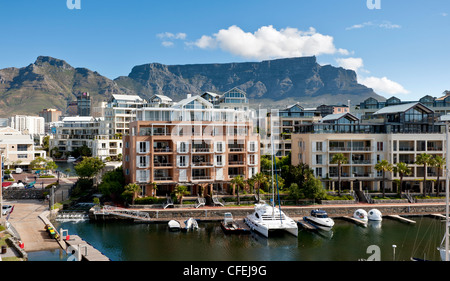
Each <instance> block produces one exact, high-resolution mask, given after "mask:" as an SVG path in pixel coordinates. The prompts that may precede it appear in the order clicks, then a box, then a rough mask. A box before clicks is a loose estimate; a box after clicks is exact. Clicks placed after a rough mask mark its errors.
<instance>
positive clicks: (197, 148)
mask: <svg viewBox="0 0 450 281" xmlns="http://www.w3.org/2000/svg"><path fill="white" fill-rule="evenodd" d="M192 152H193V153H195V152H212V151H211V147H192Z"/></svg>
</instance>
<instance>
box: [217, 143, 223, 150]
mask: <svg viewBox="0 0 450 281" xmlns="http://www.w3.org/2000/svg"><path fill="white" fill-rule="evenodd" d="M216 152H224V150H223V142H216Z"/></svg>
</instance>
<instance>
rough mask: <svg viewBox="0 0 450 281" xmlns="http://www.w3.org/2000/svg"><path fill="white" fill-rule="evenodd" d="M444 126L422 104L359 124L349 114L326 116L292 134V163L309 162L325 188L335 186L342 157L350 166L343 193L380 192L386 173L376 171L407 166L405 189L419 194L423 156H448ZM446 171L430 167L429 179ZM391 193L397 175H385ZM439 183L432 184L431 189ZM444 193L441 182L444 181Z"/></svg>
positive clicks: (383, 113)
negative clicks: (335, 161)
mask: <svg viewBox="0 0 450 281" xmlns="http://www.w3.org/2000/svg"><path fill="white" fill-rule="evenodd" d="M444 132H445V130H444V126H443V124H442V123H439V122H438V121H437V120H436V115H435V113H434V112H433V111H432V110H431V109H429V108H428V107H426V106H424V105H423V104H421V103H410V104H402V105H398V106H390V107H385V108H383V109H382V110H379V111H377V112H375V113H374V114H373V115H372V117H371V118H370V119H366V120H360V119H359V118H357V117H356V116H354V115H352V114H350V113H344V114H334V115H328V116H326V117H324V118H323V119H322V120H321V121H320V122H319V123H315V124H312V125H304V126H297V127H296V132H295V134H293V135H292V143H293V148H292V155H291V157H292V158H291V160H292V164H293V165H298V164H299V163H305V164H308V165H309V166H310V167H311V168H312V169H313V171H314V174H315V176H317V177H319V178H321V180H322V181H323V183H324V185H326V186H327V187H329V188H331V189H333V188H336V187H337V180H338V165H337V164H332V163H331V159H332V158H333V156H334V155H335V154H337V153H342V154H343V155H344V156H345V157H346V158H347V159H348V162H347V163H345V164H343V165H342V170H341V179H342V183H343V185H342V186H343V189H348V190H352V189H359V190H380V188H381V186H382V184H383V173H382V172H379V171H377V170H376V169H375V165H376V164H377V163H378V162H379V161H381V160H387V161H388V162H389V163H391V164H393V165H394V166H395V164H397V163H399V162H404V163H406V164H408V166H410V167H411V169H412V173H411V174H410V175H407V176H404V178H403V180H404V182H405V185H404V186H405V189H406V190H412V191H417V192H419V191H420V192H421V191H422V190H423V189H422V188H423V180H422V179H423V176H424V173H425V171H424V167H423V165H417V164H415V161H416V158H417V156H418V155H419V154H421V153H427V154H431V155H433V156H438V155H439V156H441V157H446V153H445V151H446V146H445V134H444ZM438 173H440V176H441V180H443V179H444V176H443V174H444V173H445V171H442V170H438V169H436V168H434V167H428V168H427V176H428V179H430V180H434V181H436V179H437V175H438ZM386 178H387V183H386V188H387V190H395V188H394V186H393V181H394V180H399V179H400V177H399V175H398V174H396V173H394V172H392V173H390V172H388V173H387V174H386ZM437 185H438V184H437V183H434V182H432V188H433V190H436V189H435V188H436V187H437ZM440 186H441V189H442V186H443V183H442V182H441V183H440Z"/></svg>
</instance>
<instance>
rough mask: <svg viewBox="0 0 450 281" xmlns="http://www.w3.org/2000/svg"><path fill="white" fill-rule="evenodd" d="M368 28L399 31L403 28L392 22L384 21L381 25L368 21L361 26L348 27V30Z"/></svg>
mask: <svg viewBox="0 0 450 281" xmlns="http://www.w3.org/2000/svg"><path fill="white" fill-rule="evenodd" d="M367 26H372V27H378V28H384V29H397V28H401V26H400V25H398V24H393V23H391V22H390V21H383V22H381V23H377V22H372V21H368V22H364V23H360V24H355V25H352V26H350V27H347V28H346V30H352V29H361V28H364V27H367Z"/></svg>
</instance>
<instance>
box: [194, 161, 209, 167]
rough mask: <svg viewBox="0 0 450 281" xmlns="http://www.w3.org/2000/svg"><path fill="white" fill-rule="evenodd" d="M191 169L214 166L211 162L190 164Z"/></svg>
mask: <svg viewBox="0 0 450 281" xmlns="http://www.w3.org/2000/svg"><path fill="white" fill-rule="evenodd" d="M192 166H193V167H204V166H214V164H213V163H212V162H192Z"/></svg>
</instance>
